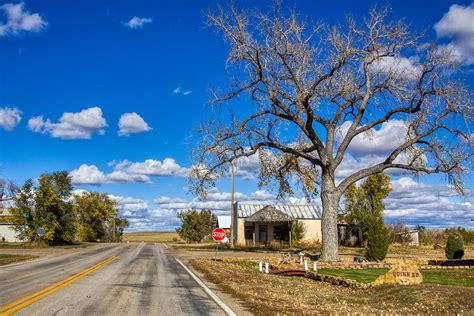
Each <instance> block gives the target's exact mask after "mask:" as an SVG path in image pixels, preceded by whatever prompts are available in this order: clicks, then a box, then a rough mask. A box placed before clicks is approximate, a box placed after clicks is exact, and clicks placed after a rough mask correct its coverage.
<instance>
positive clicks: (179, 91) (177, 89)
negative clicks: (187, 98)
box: [172, 87, 192, 95]
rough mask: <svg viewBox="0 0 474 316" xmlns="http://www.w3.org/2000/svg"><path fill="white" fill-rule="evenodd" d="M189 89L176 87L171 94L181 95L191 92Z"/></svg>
mask: <svg viewBox="0 0 474 316" xmlns="http://www.w3.org/2000/svg"><path fill="white" fill-rule="evenodd" d="M191 92H192V91H191V90H185V89H183V88H181V87H177V88H176V89H174V90H173V92H172V94H181V95H189V94H191Z"/></svg>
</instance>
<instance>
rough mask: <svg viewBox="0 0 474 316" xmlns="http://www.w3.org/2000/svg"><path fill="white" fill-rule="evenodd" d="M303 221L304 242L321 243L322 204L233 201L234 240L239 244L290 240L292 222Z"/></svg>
mask: <svg viewBox="0 0 474 316" xmlns="http://www.w3.org/2000/svg"><path fill="white" fill-rule="evenodd" d="M294 221H300V222H302V223H303V224H304V226H305V228H306V233H305V235H304V238H303V241H308V242H321V209H320V206H319V205H310V204H307V205H283V204H280V205H263V204H252V203H235V204H234V218H233V229H234V240H235V242H236V244H238V245H255V244H268V243H271V242H273V241H281V242H289V241H290V238H291V236H290V230H291V225H292V223H293V222H294Z"/></svg>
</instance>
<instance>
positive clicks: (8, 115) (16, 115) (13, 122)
mask: <svg viewBox="0 0 474 316" xmlns="http://www.w3.org/2000/svg"><path fill="white" fill-rule="evenodd" d="M21 114H22V113H21V111H20V110H19V109H18V108H8V107H6V108H0V128H3V129H4V130H6V131H8V132H10V131H12V130H13V129H14V128H15V126H17V125H18V123H20V121H21Z"/></svg>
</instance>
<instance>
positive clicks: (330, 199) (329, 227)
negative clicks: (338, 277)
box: [321, 171, 341, 261]
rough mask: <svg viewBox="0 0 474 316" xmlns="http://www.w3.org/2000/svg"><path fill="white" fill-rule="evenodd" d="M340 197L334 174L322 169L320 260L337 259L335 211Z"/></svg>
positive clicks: (337, 208) (336, 211)
mask: <svg viewBox="0 0 474 316" xmlns="http://www.w3.org/2000/svg"><path fill="white" fill-rule="evenodd" d="M340 198H341V197H340V195H339V194H338V193H337V191H336V185H335V182H334V176H332V175H330V174H327V173H325V172H324V171H323V175H322V182H321V202H322V206H323V218H322V225H321V229H322V237H323V250H322V253H321V260H322V261H337V259H338V235H337V213H338V210H339V200H340Z"/></svg>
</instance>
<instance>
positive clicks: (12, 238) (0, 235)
mask: <svg viewBox="0 0 474 316" xmlns="http://www.w3.org/2000/svg"><path fill="white" fill-rule="evenodd" d="M9 217H10V214H8V211H7V210H5V209H4V210H1V209H0V242H20V240H19V239H18V238H17V235H18V233H17V232H16V231H14V230H13V226H12V225H11V224H10V223H9V220H8V219H9Z"/></svg>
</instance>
